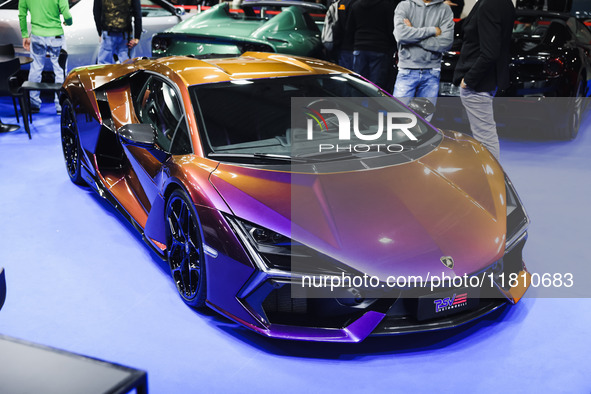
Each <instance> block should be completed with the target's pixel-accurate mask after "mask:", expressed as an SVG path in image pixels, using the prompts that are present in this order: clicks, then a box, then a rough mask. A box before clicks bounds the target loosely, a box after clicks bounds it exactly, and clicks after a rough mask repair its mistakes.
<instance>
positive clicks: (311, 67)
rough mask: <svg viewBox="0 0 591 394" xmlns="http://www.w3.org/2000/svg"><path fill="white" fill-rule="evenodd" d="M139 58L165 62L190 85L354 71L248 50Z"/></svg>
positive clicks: (150, 65)
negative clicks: (227, 54)
mask: <svg viewBox="0 0 591 394" xmlns="http://www.w3.org/2000/svg"><path fill="white" fill-rule="evenodd" d="M146 62H147V63H145V64H142V63H144V62H143V61H138V63H137V65H138V66H144V67H143V68H146V69H152V70H153V71H159V72H162V70H157V69H159V68H161V67H162V66H164V67H166V68H168V69H170V70H171V71H173V72H175V73H176V74H177V75H179V76H180V77H181V78H182V79H183V80H184V81H185V83H186V84H187V85H198V84H203V83H215V82H224V81H232V80H239V79H256V78H274V77H287V76H302V75H314V74H335V73H349V72H350V71H349V70H347V69H345V68H342V67H339V66H337V65H335V64H332V63H328V62H325V61H322V60H317V59H312V58H305V57H299V56H290V55H281V54H276V53H263V52H246V53H244V54H243V55H242V56H240V57H231V58H227V57H226V58H205V59H197V58H193V57H188V56H173V57H165V58H160V59H153V60H146Z"/></svg>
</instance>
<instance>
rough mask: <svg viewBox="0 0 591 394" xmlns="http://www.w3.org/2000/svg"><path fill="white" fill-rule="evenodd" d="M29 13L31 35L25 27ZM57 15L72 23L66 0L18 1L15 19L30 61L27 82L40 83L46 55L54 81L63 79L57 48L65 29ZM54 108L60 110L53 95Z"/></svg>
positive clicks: (35, 98) (34, 97) (34, 104)
mask: <svg viewBox="0 0 591 394" xmlns="http://www.w3.org/2000/svg"><path fill="white" fill-rule="evenodd" d="M29 12H30V13H31V35H30V36H29V30H28V27H27V13H29ZM60 15H63V16H64V25H66V26H70V25H71V24H72V15H71V14H70V7H69V6H68V1H67V0H19V2H18V19H19V24H20V28H21V34H22V36H23V48H25V50H27V51H30V53H31V57H32V58H33V63H31V68H30V69H29V81H31V82H41V72H42V71H43V68H44V67H45V58H46V57H47V56H49V58H50V59H51V65H52V66H53V73H54V75H55V83H63V82H64V70H63V69H62V68H61V66H60V65H59V62H58V58H59V55H60V50H61V49H62V45H63V44H64V29H63V28H62V22H61V19H60ZM30 98H31V112H33V113H37V112H39V108H40V107H41V97H40V95H39V91H32V92H31V96H30ZM55 109H56V111H57V113H58V114H59V113H61V107H60V104H59V98H58V96H57V94H56V95H55Z"/></svg>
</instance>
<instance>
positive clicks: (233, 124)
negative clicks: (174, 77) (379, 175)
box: [189, 74, 437, 160]
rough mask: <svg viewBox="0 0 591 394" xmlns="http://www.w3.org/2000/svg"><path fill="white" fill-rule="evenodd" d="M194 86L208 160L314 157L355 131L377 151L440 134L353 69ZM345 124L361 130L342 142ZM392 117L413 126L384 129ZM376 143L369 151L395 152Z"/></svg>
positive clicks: (418, 143)
mask: <svg viewBox="0 0 591 394" xmlns="http://www.w3.org/2000/svg"><path fill="white" fill-rule="evenodd" d="M189 89H190V92H191V96H192V99H193V105H194V108H195V112H196V115H197V119H198V124H199V129H200V133H201V140H202V141H203V148H204V151H205V152H206V154H209V156H210V157H216V156H217V157H222V156H227V157H231V156H232V155H236V156H241V155H242V156H245V155H257V156H259V157H260V156H265V155H266V156H267V157H268V156H273V157H274V158H275V159H279V158H284V159H288V160H289V159H292V160H293V159H296V158H299V159H302V158H310V157H312V156H315V155H317V154H318V153H319V152H320V151H319V145H320V144H324V146H328V145H332V146H340V145H342V144H343V143H346V142H349V143H352V142H355V141H354V140H355V137H356V136H357V137H359V138H358V139H357V141H358V142H362V143H364V144H367V145H372V146H374V148H375V147H376V146H378V145H380V144H381V145H383V146H386V145H388V146H390V145H392V144H400V146H403V145H404V146H405V147H409V149H415V148H417V147H420V146H422V145H423V144H425V143H426V142H427V141H428V140H430V139H431V138H432V137H434V136H435V135H437V132H436V131H435V130H434V129H433V128H432V127H430V126H429V125H428V124H427V123H425V122H424V121H422V120H421V119H420V118H417V117H416V116H414V115H412V113H411V112H410V111H409V110H408V109H407V108H406V107H404V106H403V105H402V104H400V103H399V102H398V101H397V100H395V99H393V98H391V97H387V96H386V95H385V94H384V93H383V92H382V91H381V90H379V89H378V88H376V87H375V86H374V85H372V84H370V83H368V82H366V81H365V80H363V79H361V78H358V77H356V76H353V75H349V74H341V75H314V76H302V77H285V78H267V79H254V80H236V81H231V82H222V83H215V84H203V85H194V86H191V87H190V88H189ZM294 111H295V112H294ZM296 112H297V115H294V114H296ZM392 113H394V115H392V116H390V118H389V119H387V120H386V118H388V116H389V114H392ZM300 115H301V116H300ZM338 115H342V116H341V117H340V118H339V116H338ZM392 118H394V119H392ZM341 121H343V122H345V123H347V124H349V125H350V126H351V129H352V130H356V131H355V134H353V138H351V140H347V141H343V139H342V136H343V135H342V134H341V129H340V125H341ZM388 121H390V123H401V124H407V125H408V128H407V130H406V131H407V132H403V131H401V130H398V129H396V130H394V131H393V132H390V133H386V132H385V130H386V129H387V126H384V125H387V122H388ZM348 130H349V128H348ZM382 130H384V132H383V133H382ZM351 134H352V133H351ZM411 134H412V135H411ZM413 137H414V138H413ZM374 148H364V149H367V151H368V152H365V153H368V154H374V155H376V154H379V155H382V154H388V153H392V152H393V151H392V150H390V151H385V150H382V151H379V149H374ZM355 152H358V151H355ZM355 152H353V153H355ZM333 153H346V152H343V151H342V150H341V151H340V152H338V150H337V152H333ZM342 156H343V157H344V156H346V155H342ZM349 156H350V155H349ZM335 158H337V157H336V156H335Z"/></svg>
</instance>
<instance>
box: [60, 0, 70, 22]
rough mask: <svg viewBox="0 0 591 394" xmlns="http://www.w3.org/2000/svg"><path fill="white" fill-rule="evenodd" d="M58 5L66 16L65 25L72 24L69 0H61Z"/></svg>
mask: <svg viewBox="0 0 591 394" xmlns="http://www.w3.org/2000/svg"><path fill="white" fill-rule="evenodd" d="M58 7H59V9H60V12H61V14H62V15H63V16H64V25H66V26H72V14H71V13H70V6H69V5H68V0H59V3H58Z"/></svg>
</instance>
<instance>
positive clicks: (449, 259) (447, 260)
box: [439, 256, 454, 269]
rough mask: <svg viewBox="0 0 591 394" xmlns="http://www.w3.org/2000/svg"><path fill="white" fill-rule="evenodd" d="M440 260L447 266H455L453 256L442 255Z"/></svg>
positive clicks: (450, 267)
mask: <svg viewBox="0 0 591 394" xmlns="http://www.w3.org/2000/svg"><path fill="white" fill-rule="evenodd" d="M439 260H441V262H442V263H443V265H445V266H446V267H447V268H449V269H452V268H453V267H454V259H453V258H452V257H451V256H442V257H441V258H440V259H439Z"/></svg>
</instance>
